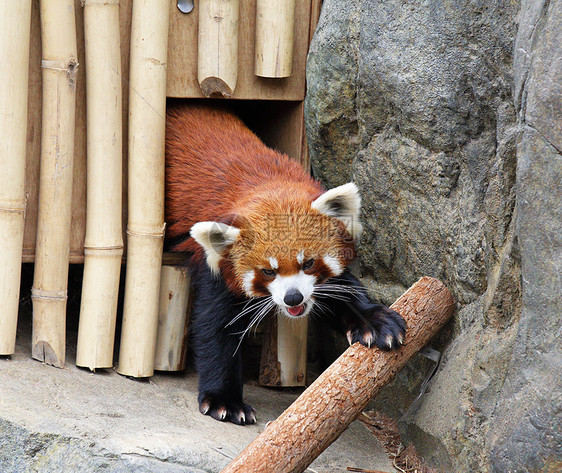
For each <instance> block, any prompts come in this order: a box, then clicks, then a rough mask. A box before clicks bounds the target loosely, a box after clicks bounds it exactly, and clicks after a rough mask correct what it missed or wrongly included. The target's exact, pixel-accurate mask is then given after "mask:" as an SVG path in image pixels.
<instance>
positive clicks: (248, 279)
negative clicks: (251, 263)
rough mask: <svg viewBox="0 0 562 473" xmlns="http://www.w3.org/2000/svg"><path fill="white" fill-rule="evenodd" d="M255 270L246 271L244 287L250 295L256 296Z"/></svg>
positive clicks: (243, 280) (243, 281)
mask: <svg viewBox="0 0 562 473" xmlns="http://www.w3.org/2000/svg"><path fill="white" fill-rule="evenodd" d="M254 278H255V274H254V271H246V272H245V273H244V276H242V289H244V292H245V293H246V294H248V295H249V296H255V293H254Z"/></svg>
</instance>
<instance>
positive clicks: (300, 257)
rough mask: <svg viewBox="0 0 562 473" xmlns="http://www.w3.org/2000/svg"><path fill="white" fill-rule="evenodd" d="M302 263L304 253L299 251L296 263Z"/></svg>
mask: <svg viewBox="0 0 562 473" xmlns="http://www.w3.org/2000/svg"><path fill="white" fill-rule="evenodd" d="M303 262H304V251H303V250H301V251H299V253H298V254H297V263H299V264H303Z"/></svg>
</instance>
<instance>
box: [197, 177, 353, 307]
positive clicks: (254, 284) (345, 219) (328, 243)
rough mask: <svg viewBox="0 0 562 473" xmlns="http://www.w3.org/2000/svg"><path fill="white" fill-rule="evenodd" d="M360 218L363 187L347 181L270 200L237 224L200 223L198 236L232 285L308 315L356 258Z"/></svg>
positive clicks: (212, 264) (210, 260)
mask: <svg viewBox="0 0 562 473" xmlns="http://www.w3.org/2000/svg"><path fill="white" fill-rule="evenodd" d="M277 204H279V205H277ZM358 217H359V196H358V194H357V188H356V187H355V185H353V184H346V185H345V186H341V187H340V188H336V189H332V190H331V191H328V192H326V193H324V194H322V195H321V196H320V197H319V198H318V199H316V200H315V201H313V202H312V203H311V202H310V201H308V202H296V203H295V202H291V203H290V205H287V203H286V202H285V203H283V202H281V203H278V202H271V201H265V202H264V203H263V205H257V206H256V207H255V208H253V209H252V211H251V212H248V213H247V214H246V215H243V216H242V217H241V218H239V219H238V221H237V222H236V226H230V225H226V224H222V223H217V222H201V223H198V224H196V225H194V226H193V229H192V236H193V237H194V238H195V239H196V241H198V242H199V243H200V244H201V245H202V246H203V247H204V248H205V251H206V254H207V263H208V264H209V266H210V267H211V269H212V270H214V271H216V272H219V271H220V272H221V273H222V276H223V277H224V278H225V279H226V282H227V284H228V285H229V286H230V287H231V288H233V289H235V290H237V292H241V293H243V294H245V295H246V296H247V297H250V298H256V297H264V298H270V300H271V302H272V303H274V304H275V306H276V307H277V310H278V311H279V312H280V313H282V314H284V315H286V316H288V317H302V316H306V315H307V314H308V313H309V312H310V310H311V309H312V308H313V306H314V304H315V302H316V296H315V294H316V293H317V291H319V290H320V285H321V284H322V283H323V282H325V281H326V280H327V279H329V278H331V277H334V276H338V275H340V274H341V273H342V272H343V271H344V269H345V268H346V267H347V266H348V265H349V263H350V262H351V261H352V259H353V258H354V256H355V250H354V243H353V236H356V235H357V233H358V231H360V225H359V223H358Z"/></svg>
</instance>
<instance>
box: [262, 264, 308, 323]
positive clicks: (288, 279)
mask: <svg viewBox="0 0 562 473" xmlns="http://www.w3.org/2000/svg"><path fill="white" fill-rule="evenodd" d="M315 283H316V276H312V275H311V274H304V271H299V272H298V273H297V274H293V275H291V276H281V275H279V274H278V275H277V276H275V279H274V280H273V281H271V282H270V283H269V284H268V285H267V287H268V289H269V292H270V294H271V298H272V299H273V302H275V303H276V304H277V306H278V307H279V308H281V309H282V311H283V314H284V315H286V316H288V317H293V316H292V315H290V314H289V313H288V312H287V310H286V307H287V304H285V301H284V300H283V299H284V298H285V294H287V291H289V290H290V289H298V290H299V291H300V293H301V294H302V296H303V302H302V303H303V304H304V305H305V311H304V312H303V313H302V314H301V315H299V316H298V317H303V316H305V315H307V314H308V312H309V311H310V309H312V306H313V305H314V298H313V297H312V293H313V291H314V284H315Z"/></svg>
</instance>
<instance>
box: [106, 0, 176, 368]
mask: <svg viewBox="0 0 562 473" xmlns="http://www.w3.org/2000/svg"><path fill="white" fill-rule="evenodd" d="M169 6H170V2H168V1H166V2H154V1H151V0H136V1H135V2H134V4H133V16H132V27H131V56H130V74H129V76H130V86H129V195H128V202H129V220H128V223H127V273H126V279H125V305H124V309H123V329H122V333H121V348H120V352H119V365H118V369H117V371H118V372H119V373H121V374H124V375H128V376H135V377H146V376H152V374H153V373H154V354H155V348H156V336H157V333H156V330H157V325H158V299H159V290H160V268H161V265H162V245H163V241H164V129H165V116H166V60H167V50H168V26H169Z"/></svg>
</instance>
